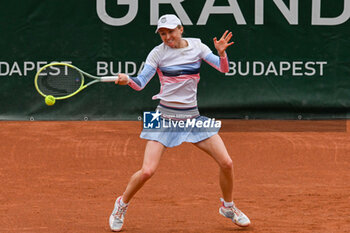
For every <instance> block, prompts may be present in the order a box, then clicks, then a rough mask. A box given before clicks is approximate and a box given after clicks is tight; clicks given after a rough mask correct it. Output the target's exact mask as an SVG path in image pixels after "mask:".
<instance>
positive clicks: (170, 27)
mask: <svg viewBox="0 0 350 233" xmlns="http://www.w3.org/2000/svg"><path fill="white" fill-rule="evenodd" d="M183 31H184V29H183V26H182V24H181V21H180V19H179V18H178V17H177V16H175V15H163V16H162V17H160V18H159V20H158V26H157V30H156V33H159V35H160V38H161V39H162V41H163V43H162V44H160V45H159V46H156V47H155V48H154V49H153V50H152V51H151V52H150V53H149V55H148V57H147V59H146V63H145V66H144V68H143V70H142V71H141V73H140V74H139V75H138V76H137V77H129V76H128V75H126V74H119V79H118V80H117V81H116V84H119V85H129V86H130V87H132V88H133V89H135V90H138V91H139V90H142V89H143V88H144V87H145V86H146V84H147V83H148V82H149V81H150V80H151V78H152V77H153V76H154V75H155V73H156V72H157V73H158V76H159V79H160V84H161V89H160V93H159V94H157V95H155V96H153V99H159V100H160V102H159V105H158V107H157V114H158V113H159V114H161V115H160V116H161V119H162V120H163V121H171V120H173V121H174V120H175V121H180V120H187V119H191V120H195V121H196V122H198V121H202V122H204V121H206V120H208V118H207V117H204V116H200V114H199V111H198V107H197V84H198V82H199V68H200V65H201V61H202V60H204V61H205V62H207V63H208V64H210V65H211V66H213V67H214V68H216V69H217V70H219V71H220V72H223V73H225V72H228V71H229V67H228V58H227V55H226V52H225V51H226V49H227V47H229V46H230V45H232V44H233V42H230V40H231V38H232V33H231V32H228V31H225V33H224V34H223V35H222V37H221V38H220V39H219V40H217V38H214V46H215V48H216V50H217V52H218V56H217V55H214V54H213V53H212V51H211V50H210V49H209V48H208V46H206V45H205V44H203V43H202V42H201V40H200V39H195V38H183V37H182V34H183ZM155 117H157V116H155ZM218 131H219V128H218V127H216V128H215V127H212V128H210V129H208V128H203V127H202V128H199V127H197V124H194V126H193V127H190V128H185V129H184V128H180V127H179V126H175V127H174V126H172V127H166V128H163V127H161V128H160V129H153V130H147V129H143V131H142V133H141V136H140V137H141V138H144V139H147V140H148V142H147V144H146V149H145V153H144V160H143V165H142V168H141V169H140V170H139V171H137V172H136V173H135V174H134V175H133V176H132V177H131V179H130V181H129V183H128V185H127V187H126V189H125V191H124V193H123V195H122V196H120V197H118V198H117V200H116V202H115V205H114V210H113V212H112V214H111V215H110V218H109V224H110V228H111V230H112V231H120V230H121V229H122V227H123V223H124V216H125V214H126V211H127V208H128V206H129V203H130V201H131V199H132V198H133V196H134V195H135V194H136V192H137V191H138V190H140V188H141V187H142V186H143V185H144V184H145V182H146V181H147V180H149V179H150V178H151V177H152V175H153V174H154V172H155V171H156V168H157V166H158V164H159V161H160V158H161V156H162V154H163V153H164V151H165V149H166V148H167V147H174V146H178V145H180V144H181V143H182V142H191V143H193V144H194V145H195V146H197V147H198V148H200V149H201V150H203V151H205V152H206V153H208V154H209V155H210V156H211V157H212V158H213V159H214V160H215V161H216V162H217V164H218V165H219V167H220V187H221V190H222V195H223V198H221V202H222V205H221V207H220V208H219V213H220V214H221V215H223V216H225V217H226V218H229V219H231V220H232V221H233V222H234V223H235V224H237V225H238V226H241V227H245V226H248V225H249V224H250V220H249V218H248V217H247V216H246V215H245V214H243V212H242V211H240V210H239V209H238V208H237V207H236V206H235V204H234V202H233V163H232V160H231V158H230V156H229V154H228V152H227V150H226V147H225V145H224V143H223V141H222V139H221V138H220V136H219V135H218Z"/></svg>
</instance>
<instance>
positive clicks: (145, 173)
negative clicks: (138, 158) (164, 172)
mask: <svg viewBox="0 0 350 233" xmlns="http://www.w3.org/2000/svg"><path fill="white" fill-rule="evenodd" d="M154 173H155V170H154V169H152V168H142V173H141V178H142V180H143V181H147V180H148V179H150V178H151V177H152V176H153V175H154Z"/></svg>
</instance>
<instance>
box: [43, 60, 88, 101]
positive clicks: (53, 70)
mask: <svg viewBox="0 0 350 233" xmlns="http://www.w3.org/2000/svg"><path fill="white" fill-rule="evenodd" d="M83 82H84V79H83V76H82V74H81V73H80V72H79V71H78V70H76V69H73V68H71V67H69V66H64V65H55V66H49V67H47V68H45V69H43V70H42V71H41V72H40V74H39V76H38V79H37V85H38V88H39V89H40V91H41V92H42V93H44V94H45V95H53V96H54V97H63V96H67V95H70V94H72V93H74V92H76V91H77V90H78V89H79V88H80V87H81V85H82V83H83Z"/></svg>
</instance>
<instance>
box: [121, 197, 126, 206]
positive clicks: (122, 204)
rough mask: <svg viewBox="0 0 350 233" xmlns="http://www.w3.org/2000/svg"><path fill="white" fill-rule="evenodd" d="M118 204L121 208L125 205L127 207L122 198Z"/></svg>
mask: <svg viewBox="0 0 350 233" xmlns="http://www.w3.org/2000/svg"><path fill="white" fill-rule="evenodd" d="M119 203H120V205H121V206H126V205H128V203H124V202H123V197H122V198H120V202H119Z"/></svg>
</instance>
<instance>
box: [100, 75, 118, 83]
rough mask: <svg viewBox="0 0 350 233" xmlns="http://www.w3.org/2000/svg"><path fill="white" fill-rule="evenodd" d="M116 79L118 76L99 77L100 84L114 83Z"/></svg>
mask: <svg viewBox="0 0 350 233" xmlns="http://www.w3.org/2000/svg"><path fill="white" fill-rule="evenodd" d="M117 79H118V76H104V77H101V81H102V82H115V81H116V80H117Z"/></svg>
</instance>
